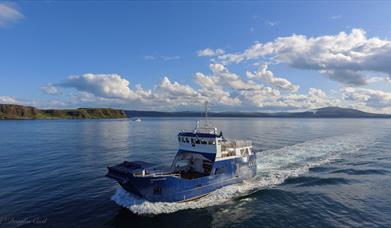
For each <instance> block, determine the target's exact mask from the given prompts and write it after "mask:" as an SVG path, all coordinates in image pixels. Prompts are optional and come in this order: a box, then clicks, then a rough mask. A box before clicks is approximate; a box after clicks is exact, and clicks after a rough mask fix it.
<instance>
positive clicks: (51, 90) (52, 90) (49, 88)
mask: <svg viewBox="0 0 391 228" xmlns="http://www.w3.org/2000/svg"><path fill="white" fill-rule="evenodd" d="M41 89H42V91H43V92H45V93H46V94H49V95H58V94H61V92H60V91H59V89H58V88H57V87H56V86H54V85H53V84H51V83H49V84H47V85H45V86H42V88H41Z"/></svg>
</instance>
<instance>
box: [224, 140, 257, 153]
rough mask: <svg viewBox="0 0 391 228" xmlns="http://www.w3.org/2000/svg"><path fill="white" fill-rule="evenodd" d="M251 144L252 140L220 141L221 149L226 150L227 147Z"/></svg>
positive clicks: (233, 147)
mask: <svg viewBox="0 0 391 228" xmlns="http://www.w3.org/2000/svg"><path fill="white" fill-rule="evenodd" d="M250 146H252V141H250V140H227V141H223V142H221V151H226V150H229V149H238V148H243V147H250Z"/></svg>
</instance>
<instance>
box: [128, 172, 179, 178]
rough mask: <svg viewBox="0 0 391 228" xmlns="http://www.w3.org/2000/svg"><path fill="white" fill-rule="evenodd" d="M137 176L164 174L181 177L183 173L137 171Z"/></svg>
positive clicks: (158, 175)
mask: <svg viewBox="0 0 391 228" xmlns="http://www.w3.org/2000/svg"><path fill="white" fill-rule="evenodd" d="M133 175H134V176H136V177H151V176H152V177H160V176H161V177H163V176H175V177H180V176H181V175H180V174H179V173H172V172H151V173H149V172H145V173H143V172H137V173H134V174H133Z"/></svg>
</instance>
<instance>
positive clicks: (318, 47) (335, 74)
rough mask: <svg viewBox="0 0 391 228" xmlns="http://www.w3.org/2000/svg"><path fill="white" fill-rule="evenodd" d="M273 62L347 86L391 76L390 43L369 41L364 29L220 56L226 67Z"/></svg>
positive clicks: (295, 37)
mask: <svg viewBox="0 0 391 228" xmlns="http://www.w3.org/2000/svg"><path fill="white" fill-rule="evenodd" d="M260 58H272V59H273V60H274V61H276V62H278V63H286V64H288V65H290V66H291V67H294V68H298V69H307V70H317V71H320V72H322V73H324V74H326V75H327V76H328V77H329V78H330V79H332V80H336V81H338V82H341V83H343V84H347V85H353V86H357V85H363V84H365V83H366V80H365V78H366V77H365V74H364V73H365V72H380V73H385V74H386V75H390V74H391V65H390V64H389V63H390V62H391V41H389V40H386V39H380V38H378V37H371V38H368V37H367V35H366V32H365V31H364V30H363V29H353V30H352V31H351V32H350V33H345V32H340V33H338V34H336V35H326V36H318V37H307V36H304V35H292V36H287V37H279V38H277V39H275V40H274V41H271V42H267V43H260V42H257V43H255V44H254V45H252V46H251V47H250V48H248V49H246V50H244V51H242V52H237V53H228V54H222V55H219V56H218V59H219V60H220V61H221V62H222V63H223V64H230V63H240V62H243V61H247V60H257V59H260Z"/></svg>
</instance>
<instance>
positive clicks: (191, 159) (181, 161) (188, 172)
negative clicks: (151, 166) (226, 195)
mask: <svg viewBox="0 0 391 228" xmlns="http://www.w3.org/2000/svg"><path fill="white" fill-rule="evenodd" d="M178 143H179V150H178V153H177V155H176V156H175V159H174V161H173V163H172V166H171V167H172V169H173V170H174V173H178V174H180V176H181V178H186V179H193V178H199V177H202V176H208V175H211V173H215V172H216V171H217V170H216V167H214V164H215V162H218V161H222V160H228V159H233V158H238V157H247V156H249V155H250V154H252V151H251V150H252V144H251V141H244V140H226V139H225V138H224V137H223V133H222V132H221V131H219V130H218V129H217V128H209V127H202V128H200V127H198V125H197V127H196V129H194V130H193V131H188V132H185V131H182V132H180V133H179V134H178ZM214 168H215V169H214ZM212 171H214V172H212Z"/></svg>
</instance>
